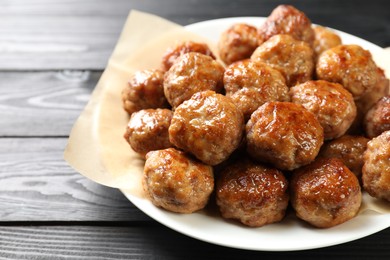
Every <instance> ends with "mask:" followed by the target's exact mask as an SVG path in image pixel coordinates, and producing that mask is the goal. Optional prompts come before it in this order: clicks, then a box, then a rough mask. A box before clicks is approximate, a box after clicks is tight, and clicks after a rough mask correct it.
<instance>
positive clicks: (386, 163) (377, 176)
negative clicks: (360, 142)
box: [362, 131, 390, 201]
mask: <svg viewBox="0 0 390 260" xmlns="http://www.w3.org/2000/svg"><path fill="white" fill-rule="evenodd" d="M362 180H363V188H364V189H365V190H366V191H367V192H368V194H370V195H371V196H373V197H375V198H380V199H385V200H387V201H390V131H386V132H383V133H382V134H380V135H379V136H377V137H375V138H373V139H372V140H371V141H369V142H368V144H367V150H366V152H365V153H364V165H363V174H362Z"/></svg>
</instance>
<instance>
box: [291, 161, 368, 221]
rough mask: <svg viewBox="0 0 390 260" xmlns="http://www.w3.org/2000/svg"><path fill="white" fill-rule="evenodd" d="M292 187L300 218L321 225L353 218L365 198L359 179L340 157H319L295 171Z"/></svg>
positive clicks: (292, 202)
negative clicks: (363, 197)
mask: <svg viewBox="0 0 390 260" xmlns="http://www.w3.org/2000/svg"><path fill="white" fill-rule="evenodd" d="M290 189H291V205H292V206H293V208H294V209H295V212H296V215H297V217H298V218H300V219H302V220H304V221H306V222H308V223H310V224H311V225H313V226H315V227H319V228H329V227H333V226H336V225H339V224H341V223H344V222H345V221H347V220H350V219H351V218H353V217H354V216H355V215H356V214H357V213H358V211H359V208H360V205H361V201H362V194H361V189H360V185H359V181H358V179H357V178H356V176H355V175H354V174H353V173H352V172H351V171H350V170H349V169H348V168H347V167H346V166H345V165H344V164H343V163H342V161H340V160H339V159H337V158H332V159H328V158H319V159H317V160H315V161H314V162H313V163H311V164H309V165H307V166H305V167H302V168H301V169H298V170H296V171H295V172H294V173H293V175H292V178H291V182H290Z"/></svg>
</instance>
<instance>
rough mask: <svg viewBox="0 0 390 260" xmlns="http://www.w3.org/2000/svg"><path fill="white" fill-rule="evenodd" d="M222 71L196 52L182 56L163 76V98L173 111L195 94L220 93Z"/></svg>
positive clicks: (215, 62)
mask: <svg viewBox="0 0 390 260" xmlns="http://www.w3.org/2000/svg"><path fill="white" fill-rule="evenodd" d="M224 71H225V69H224V67H223V66H222V65H221V64H219V63H218V62H217V61H215V60H213V59H212V58H211V57H210V56H207V55H204V54H201V53H196V52H190V53H186V54H183V55H182V56H180V57H179V58H178V59H177V60H176V62H175V63H174V64H173V66H172V67H171V68H170V69H169V71H168V72H167V73H166V74H165V80H164V93H165V96H166V98H167V99H168V102H169V103H170V104H171V105H172V107H173V109H175V108H176V107H177V106H178V105H180V104H181V103H183V101H185V100H187V99H190V98H191V96H192V95H193V94H195V93H197V92H201V91H204V90H213V91H216V92H220V91H221V90H222V89H223V73H224Z"/></svg>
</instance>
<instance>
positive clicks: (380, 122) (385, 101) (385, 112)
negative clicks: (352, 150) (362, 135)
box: [364, 95, 390, 138]
mask: <svg viewBox="0 0 390 260" xmlns="http://www.w3.org/2000/svg"><path fill="white" fill-rule="evenodd" d="M364 126H365V130H366V134H367V136H368V137H370V138H373V137H375V136H378V135H380V134H381V133H383V132H384V131H387V130H390V95H388V96H385V97H383V98H381V99H379V101H378V102H377V103H376V104H375V106H373V107H372V108H371V109H370V110H369V111H368V112H367V114H366V117H365V118H364Z"/></svg>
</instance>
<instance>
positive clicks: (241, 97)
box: [223, 60, 289, 120]
mask: <svg viewBox="0 0 390 260" xmlns="http://www.w3.org/2000/svg"><path fill="white" fill-rule="evenodd" d="M223 82H224V85H225V90H226V96H228V97H230V98H231V99H232V100H233V102H234V104H235V105H236V106H237V107H238V108H239V109H240V110H241V112H242V113H243V114H244V117H245V119H246V120H248V119H249V117H250V116H251V114H252V113H253V111H255V110H256V109H257V108H258V107H259V106H261V105H262V104H264V103H265V102H267V101H289V96H288V87H287V85H286V83H285V79H284V77H283V75H282V74H281V73H280V72H279V71H277V70H275V69H273V68H272V67H270V66H268V65H267V64H265V63H262V62H259V61H252V60H244V61H240V62H235V63H233V64H231V65H230V66H229V67H227V68H226V70H225V74H224V77H223Z"/></svg>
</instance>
